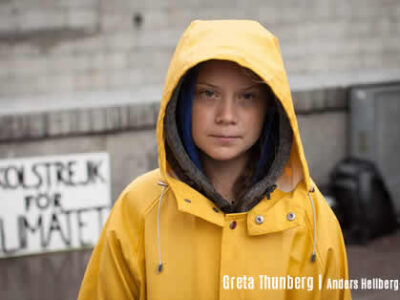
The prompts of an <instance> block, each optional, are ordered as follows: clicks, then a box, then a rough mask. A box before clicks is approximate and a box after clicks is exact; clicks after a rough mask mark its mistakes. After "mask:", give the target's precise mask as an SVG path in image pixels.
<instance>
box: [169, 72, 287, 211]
mask: <svg viewBox="0 0 400 300" xmlns="http://www.w3.org/2000/svg"><path fill="white" fill-rule="evenodd" d="M198 66H199V65H196V66H195V67H193V68H191V69H190V70H189V71H188V72H186V74H185V75H184V76H183V77H182V78H181V79H180V81H179V83H178V85H177V86H176V88H175V89H174V91H173V93H172V96H171V98H170V101H169V102H168V105H167V107H166V111H165V116H164V132H165V150H166V158H167V162H168V164H169V166H170V168H171V169H172V170H173V172H174V173H175V174H176V176H177V177H178V178H179V179H180V180H182V181H183V182H185V183H186V184H188V185H189V186H191V187H192V188H194V189H196V190H197V191H199V192H200V193H202V194H203V195H204V196H206V197H207V198H209V199H210V200H211V201H213V202H214V203H215V205H216V206H217V207H218V208H219V209H221V210H222V211H223V212H225V213H234V212H245V211H248V210H250V209H251V208H252V207H254V206H255V205H256V204H257V203H258V202H259V201H260V200H261V199H262V198H264V197H265V196H267V197H269V194H270V193H271V192H272V191H273V190H274V188H275V187H276V181H277V179H278V176H279V175H280V174H281V173H282V171H283V169H284V167H285V164H286V162H287V160H288V158H289V155H290V151H291V147H292V137H293V134H292V129H291V126H290V123H289V119H288V117H287V115H286V113H285V110H284V108H283V107H282V105H281V103H280V101H279V100H278V99H277V98H276V96H275V95H274V93H273V92H272V90H271V89H270V88H269V86H268V85H267V84H266V86H267V92H268V94H269V97H267V98H268V102H269V103H268V109H267V115H266V117H265V121H264V125H263V129H262V133H261V135H260V138H259V139H258V140H257V142H256V143H255V144H254V145H253V146H252V148H251V149H250V150H249V151H251V156H250V158H251V159H250V161H249V165H248V166H247V168H246V169H245V172H244V173H243V174H242V175H241V176H240V177H239V180H238V181H237V182H243V180H247V181H249V182H248V184H247V188H245V189H242V190H241V192H240V191H235V192H236V193H235V194H236V196H237V198H236V201H235V203H234V204H230V203H229V202H228V201H227V200H226V199H224V198H223V197H222V196H221V195H220V194H219V193H218V192H217V191H216V190H215V188H214V186H213V185H212V183H211V182H210V180H209V179H208V177H207V176H206V175H205V174H204V173H203V169H202V166H201V161H200V159H199V151H200V150H199V149H198V148H197V147H196V145H195V144H194V142H193V139H192V135H191V129H192V128H191V121H192V104H193V94H194V85H195V83H196V79H197V73H198ZM249 170H251V172H250V173H249ZM246 172H247V173H246Z"/></svg>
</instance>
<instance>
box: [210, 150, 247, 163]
mask: <svg viewBox="0 0 400 300" xmlns="http://www.w3.org/2000/svg"><path fill="white" fill-rule="evenodd" d="M240 154H241V153H237V152H231V151H213V152H211V153H207V155H208V156H209V157H210V158H212V159H213V160H217V161H229V160H232V159H235V158H238V157H239V156H240Z"/></svg>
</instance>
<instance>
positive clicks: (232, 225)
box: [229, 221, 236, 229]
mask: <svg viewBox="0 0 400 300" xmlns="http://www.w3.org/2000/svg"><path fill="white" fill-rule="evenodd" d="M229 228H230V229H235V228H236V221H232V222H231V223H230V224H229Z"/></svg>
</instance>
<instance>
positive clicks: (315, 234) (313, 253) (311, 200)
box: [308, 187, 317, 262]
mask: <svg viewBox="0 0 400 300" xmlns="http://www.w3.org/2000/svg"><path fill="white" fill-rule="evenodd" d="M314 191H315V189H314V187H312V188H311V189H310V191H309V192H308V198H309V199H310V203H311V207H312V212H313V223H314V241H313V251H312V254H311V262H315V259H316V257H317V256H316V254H315V249H316V246H317V218H316V216H315V206H314V200H313V199H312V197H311V194H310V193H314Z"/></svg>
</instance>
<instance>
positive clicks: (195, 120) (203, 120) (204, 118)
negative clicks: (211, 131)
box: [192, 105, 210, 142]
mask: <svg viewBox="0 0 400 300" xmlns="http://www.w3.org/2000/svg"><path fill="white" fill-rule="evenodd" d="M209 118H210V114H209V113H208V112H207V111H205V110H204V109H203V108H202V107H201V106H200V107H199V106H195V105H193V111H192V136H193V139H194V140H195V142H196V139H197V138H198V136H200V133H201V132H203V131H204V130H205V129H206V128H207V124H208V122H209Z"/></svg>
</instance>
